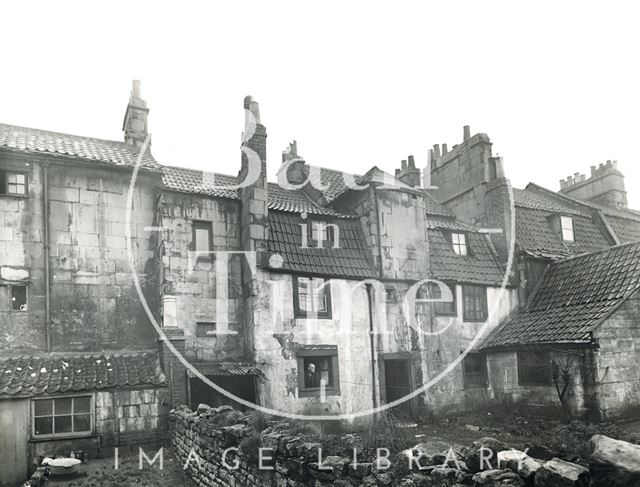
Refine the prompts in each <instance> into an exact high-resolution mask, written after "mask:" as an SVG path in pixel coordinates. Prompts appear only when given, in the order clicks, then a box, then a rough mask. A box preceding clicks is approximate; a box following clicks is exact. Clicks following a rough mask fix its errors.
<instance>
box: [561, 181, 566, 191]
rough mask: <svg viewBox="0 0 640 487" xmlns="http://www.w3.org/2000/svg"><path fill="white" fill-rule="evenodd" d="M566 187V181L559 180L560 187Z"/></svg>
mask: <svg viewBox="0 0 640 487" xmlns="http://www.w3.org/2000/svg"><path fill="white" fill-rule="evenodd" d="M566 187H567V183H565V181H564V179H561V180H560V189H564V188H566Z"/></svg>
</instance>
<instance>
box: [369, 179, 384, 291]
mask: <svg viewBox="0 0 640 487" xmlns="http://www.w3.org/2000/svg"><path fill="white" fill-rule="evenodd" d="M371 192H372V194H373V201H374V204H375V209H376V222H377V224H376V226H377V227H378V275H379V276H380V278H381V279H382V278H383V277H384V274H383V270H382V269H383V266H382V215H380V204H379V203H378V193H377V192H376V188H375V186H374V185H373V184H372V185H371Z"/></svg>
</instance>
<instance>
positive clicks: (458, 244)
mask: <svg viewBox="0 0 640 487" xmlns="http://www.w3.org/2000/svg"><path fill="white" fill-rule="evenodd" d="M451 245H452V246H453V251H454V252H455V253H456V254H458V255H467V250H468V249H467V236H466V235H465V234H464V233H456V232H454V233H452V234H451Z"/></svg>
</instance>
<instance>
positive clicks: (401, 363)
mask: <svg viewBox="0 0 640 487" xmlns="http://www.w3.org/2000/svg"><path fill="white" fill-rule="evenodd" d="M384 386H385V396H386V402H387V404H388V403H390V402H393V401H396V400H398V399H402V398H403V397H405V396H406V395H407V394H409V393H410V392H411V365H410V363H409V360H408V359H385V360H384ZM392 411H393V413H394V414H395V415H396V416H398V417H405V418H406V417H410V416H411V401H410V400H407V401H404V402H402V403H401V404H398V405H397V406H395V407H394V408H393V409H392Z"/></svg>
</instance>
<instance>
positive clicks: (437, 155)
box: [433, 144, 440, 159]
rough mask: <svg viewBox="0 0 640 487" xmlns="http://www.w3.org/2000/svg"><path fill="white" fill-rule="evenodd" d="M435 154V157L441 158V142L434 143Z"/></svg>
mask: <svg viewBox="0 0 640 487" xmlns="http://www.w3.org/2000/svg"><path fill="white" fill-rule="evenodd" d="M433 155H434V157H435V159H439V158H440V145H439V144H433Z"/></svg>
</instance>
